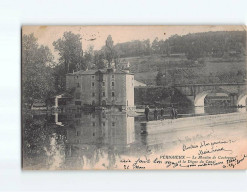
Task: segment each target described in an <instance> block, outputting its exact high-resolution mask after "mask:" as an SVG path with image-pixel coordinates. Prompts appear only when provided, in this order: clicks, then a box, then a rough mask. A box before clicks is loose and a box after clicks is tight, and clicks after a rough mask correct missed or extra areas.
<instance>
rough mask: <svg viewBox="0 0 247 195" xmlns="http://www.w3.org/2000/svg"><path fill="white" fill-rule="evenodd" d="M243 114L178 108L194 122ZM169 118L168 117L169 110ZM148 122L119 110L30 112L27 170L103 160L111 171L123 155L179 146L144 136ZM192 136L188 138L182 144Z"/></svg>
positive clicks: (26, 122) (27, 119)
mask: <svg viewBox="0 0 247 195" xmlns="http://www.w3.org/2000/svg"><path fill="white" fill-rule="evenodd" d="M239 110H240V109H239ZM239 110H238V109H236V108H222V107H221V108H215V107H214V108H210V107H208V108H204V109H201V110H195V109H194V108H191V109H188V108H187V109H179V110H178V113H179V117H190V116H195V115H205V114H219V113H229V112H237V111H239ZM245 110H246V109H245V108H244V109H242V110H241V111H245ZM151 115H152V114H151ZM165 117H166V118H169V111H167V112H166V115H165ZM151 119H152V116H151ZM143 120H144V116H143V115H140V116H135V117H133V116H129V115H128V114H127V113H122V112H117V111H97V112H93V113H88V112H76V111H68V112H66V113H55V114H51V113H46V112H44V113H41V112H26V113H24V117H23V142H22V144H23V167H24V168H25V169H83V168H94V167H97V166H98V163H99V162H102V161H103V162H107V163H100V166H101V167H104V168H106V169H108V168H114V166H115V162H116V160H117V159H119V158H120V157H121V156H122V155H127V156H137V155H145V154H149V153H152V152H155V151H157V150H160V149H162V150H164V149H165V148H166V147H171V146H172V145H173V144H174V142H172V140H175V139H173V137H174V136H176V134H169V135H168V134H158V135H142V134H141V133H140V122H141V121H143ZM192 134H193V133H192ZM192 134H191V137H193V136H209V135H211V132H210V130H209V131H205V132H204V134H205V135H204V134H203V133H201V134H198V133H197V134H193V135H192ZM191 137H190V138H189V137H187V135H184V137H183V138H182V139H191ZM168 143H170V144H168Z"/></svg>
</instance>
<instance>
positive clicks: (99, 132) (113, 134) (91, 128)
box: [67, 112, 135, 151]
mask: <svg viewBox="0 0 247 195" xmlns="http://www.w3.org/2000/svg"><path fill="white" fill-rule="evenodd" d="M74 117H75V118H74V122H73V124H75V125H74V126H75V128H74V129H70V130H68V131H67V140H68V144H70V145H80V144H81V145H85V144H86V145H98V144H99V145H102V146H112V147H114V148H116V149H119V150H120V151H122V150H124V149H125V148H126V147H128V146H130V144H131V143H133V142H134V141H135V126H134V117H129V116H127V114H126V113H121V112H118V113H109V114H108V113H105V112H99V113H93V114H83V113H81V114H75V116H74Z"/></svg>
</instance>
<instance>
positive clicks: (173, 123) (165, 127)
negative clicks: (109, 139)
mask: <svg viewBox="0 0 247 195" xmlns="http://www.w3.org/2000/svg"><path fill="white" fill-rule="evenodd" d="M244 121H247V113H228V114H218V115H206V116H196V117H187V118H178V119H166V120H158V121H149V122H142V123H141V124H140V125H141V131H142V133H148V134H152V133H165V132H172V131H180V130H185V129H188V128H195V127H200V126H216V125H222V124H229V123H237V122H244ZM198 130H200V128H198Z"/></svg>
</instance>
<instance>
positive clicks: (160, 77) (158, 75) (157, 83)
mask: <svg viewBox="0 0 247 195" xmlns="http://www.w3.org/2000/svg"><path fill="white" fill-rule="evenodd" d="M162 77H163V74H162V72H161V70H159V71H158V73H157V75H156V85H162Z"/></svg>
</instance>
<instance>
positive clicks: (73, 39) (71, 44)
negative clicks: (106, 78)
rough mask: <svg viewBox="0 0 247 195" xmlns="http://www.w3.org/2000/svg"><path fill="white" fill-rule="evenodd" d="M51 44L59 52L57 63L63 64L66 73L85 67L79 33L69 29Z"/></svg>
mask: <svg viewBox="0 0 247 195" xmlns="http://www.w3.org/2000/svg"><path fill="white" fill-rule="evenodd" d="M53 46H54V48H55V50H56V51H58V52H59V56H60V58H59V65H62V66H64V70H65V72H66V73H71V72H73V71H74V70H82V69H86V67H85V64H84V63H83V50H82V43H81V37H80V35H79V34H74V33H72V32H71V31H69V32H64V34H63V37H62V38H59V39H58V40H57V41H54V42H53Z"/></svg>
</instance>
